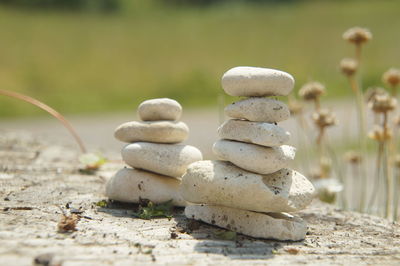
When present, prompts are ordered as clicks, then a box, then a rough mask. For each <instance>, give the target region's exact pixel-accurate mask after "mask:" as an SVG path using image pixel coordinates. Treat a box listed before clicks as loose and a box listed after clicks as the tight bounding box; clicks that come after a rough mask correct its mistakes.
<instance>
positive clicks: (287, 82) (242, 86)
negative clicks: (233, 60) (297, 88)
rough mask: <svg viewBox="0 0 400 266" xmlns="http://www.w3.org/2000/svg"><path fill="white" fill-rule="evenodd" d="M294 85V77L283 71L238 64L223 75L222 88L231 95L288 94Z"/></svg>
mask: <svg viewBox="0 0 400 266" xmlns="http://www.w3.org/2000/svg"><path fill="white" fill-rule="evenodd" d="M293 86H294V78H293V77H292V76H291V75H290V74H288V73H286V72H283V71H280V70H276V69H270V68H261V67H248V66H238V67H234V68H232V69H229V70H228V71H227V72H225V74H224V75H223V76H222V88H223V89H224V91H225V92H226V93H227V94H229V95H231V96H243V97H253V96H278V95H281V96H286V95H288V94H289V93H290V92H291V91H292V89H293Z"/></svg>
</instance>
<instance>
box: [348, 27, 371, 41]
mask: <svg viewBox="0 0 400 266" xmlns="http://www.w3.org/2000/svg"><path fill="white" fill-rule="evenodd" d="M343 39H345V40H346V41H348V42H351V43H354V44H356V45H360V44H363V43H366V42H368V41H369V40H371V39H372V33H371V32H370V31H369V30H368V29H366V28H360V27H354V28H350V29H348V30H346V31H345V33H343Z"/></svg>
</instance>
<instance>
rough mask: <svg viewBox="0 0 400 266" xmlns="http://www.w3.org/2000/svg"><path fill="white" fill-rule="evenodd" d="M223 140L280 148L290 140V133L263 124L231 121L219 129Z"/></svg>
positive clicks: (268, 124)
mask: <svg viewBox="0 0 400 266" xmlns="http://www.w3.org/2000/svg"><path fill="white" fill-rule="evenodd" d="M218 135H219V137H220V138H222V139H230V140H237V141H242V142H247V143H253V144H258V145H262V146H267V147H271V146H280V145H283V144H286V143H287V142H288V141H289V139H290V133H289V132H287V131H286V130H284V129H283V128H281V127H279V126H277V125H274V124H270V123H263V122H250V121H244V120H236V119H231V120H228V121H226V122H225V123H223V124H222V125H221V126H220V127H219V128H218Z"/></svg>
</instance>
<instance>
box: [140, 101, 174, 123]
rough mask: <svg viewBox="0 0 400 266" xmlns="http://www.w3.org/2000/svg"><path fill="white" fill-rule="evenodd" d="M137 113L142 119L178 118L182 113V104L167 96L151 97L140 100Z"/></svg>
mask: <svg viewBox="0 0 400 266" xmlns="http://www.w3.org/2000/svg"><path fill="white" fill-rule="evenodd" d="M138 115H139V117H140V119H142V120H143V121H155V120H172V121H174V120H178V119H179V118H180V117H181V115H182V106H181V105H180V104H179V103H178V102H177V101H175V100H172V99H169V98H159V99H151V100H147V101H144V102H142V103H141V104H140V105H139V107H138Z"/></svg>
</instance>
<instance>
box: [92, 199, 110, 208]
mask: <svg viewBox="0 0 400 266" xmlns="http://www.w3.org/2000/svg"><path fill="white" fill-rule="evenodd" d="M95 204H96V206H97V207H101V208H106V207H107V206H108V201H107V200H100V201H98V202H96V203H95Z"/></svg>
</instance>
